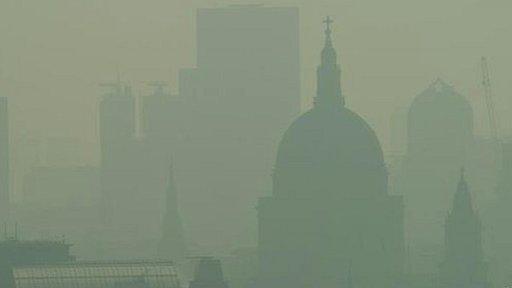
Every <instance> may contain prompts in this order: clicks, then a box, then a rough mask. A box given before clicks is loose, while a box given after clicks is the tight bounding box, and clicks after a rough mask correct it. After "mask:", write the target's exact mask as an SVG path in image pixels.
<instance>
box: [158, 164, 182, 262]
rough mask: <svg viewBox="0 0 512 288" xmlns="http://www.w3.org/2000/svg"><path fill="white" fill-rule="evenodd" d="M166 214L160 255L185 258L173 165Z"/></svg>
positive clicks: (178, 259) (168, 187) (179, 258)
mask: <svg viewBox="0 0 512 288" xmlns="http://www.w3.org/2000/svg"><path fill="white" fill-rule="evenodd" d="M165 207H166V209H165V214H164V217H163V221H162V238H161V240H160V244H159V251H158V255H159V257H161V258H165V259H171V260H173V261H180V260H183V259H184V258H185V256H186V251H187V249H186V244H185V239H184V232H183V224H182V223H181V216H180V212H179V209H178V197H177V193H176V186H175V180H174V176H173V169H172V166H171V168H170V169H169V179H168V181H167V193H166V205H165Z"/></svg>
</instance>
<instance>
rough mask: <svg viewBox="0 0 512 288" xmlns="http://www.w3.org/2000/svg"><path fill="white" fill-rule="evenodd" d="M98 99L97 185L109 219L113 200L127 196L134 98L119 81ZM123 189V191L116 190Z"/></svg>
mask: <svg viewBox="0 0 512 288" xmlns="http://www.w3.org/2000/svg"><path fill="white" fill-rule="evenodd" d="M110 86H111V87H112V88H113V89H112V91H110V93H107V94H105V95H104V96H103V97H102V99H101V102H100V111H99V113H100V119H99V121H100V127H99V128H100V145H101V180H100V181H101V187H102V196H103V206H104V207H103V210H104V211H103V212H104V214H105V215H104V217H105V220H108V221H110V220H113V219H112V217H115V215H114V214H115V209H114V208H115V206H118V205H119V204H120V203H119V204H117V200H120V199H126V198H127V197H129V195H128V194H127V193H130V191H131V190H133V189H132V187H131V186H130V184H131V181H130V180H131V178H129V172H130V167H132V163H133V156H134V154H133V152H134V151H133V148H134V135H135V100H134V98H133V96H132V95H131V91H130V89H129V87H127V86H126V87H125V86H123V85H122V84H121V83H115V84H112V85H110ZM120 193H124V194H120Z"/></svg>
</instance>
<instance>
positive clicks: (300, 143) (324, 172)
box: [274, 107, 387, 198]
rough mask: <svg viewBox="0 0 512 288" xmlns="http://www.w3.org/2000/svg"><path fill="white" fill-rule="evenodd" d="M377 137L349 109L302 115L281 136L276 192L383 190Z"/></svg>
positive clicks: (314, 193)
mask: <svg viewBox="0 0 512 288" xmlns="http://www.w3.org/2000/svg"><path fill="white" fill-rule="evenodd" d="M386 179H387V175H386V168H385V165H384V159H383V156H382V150H381V147H380V144H379V141H378V139H377V136H376V135H375V133H374V132H373V130H372V129H371V128H370V126H369V125H368V124H367V123H366V122H365V121H364V120H363V119H362V118H361V117H359V116H358V115H357V114H356V113H354V112H352V111H350V110H349V109H347V108H344V107H342V108H341V109H333V110H323V109H320V108H318V107H316V108H313V109H311V110H310V111H309V112H307V113H305V114H304V115H302V116H300V117H299V118H298V119H297V120H296V121H295V122H294V123H293V124H292V125H291V126H290V128H288V130H287V131H286V133H285V134H284V136H283V139H282V140H281V143H280V145H279V149H278V154H277V160H276V165H275V171H274V194H275V195H276V196H282V197H305V198H309V197H313V196H314V197H318V196H321V195H322V196H326V197H332V196H334V195H338V196H339V195H343V196H365V195H367V196H369V195H372V194H374V193H379V192H377V191H379V190H380V192H381V193H384V192H385V187H386V183H387V180H386Z"/></svg>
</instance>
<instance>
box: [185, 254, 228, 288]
mask: <svg viewBox="0 0 512 288" xmlns="http://www.w3.org/2000/svg"><path fill="white" fill-rule="evenodd" d="M228 287H229V286H228V284H227V282H226V280H225V279H224V273H223V272H222V265H221V262H220V260H218V259H215V258H213V257H200V258H199V259H198V264H197V266H196V269H195V272H194V279H192V281H191V282H190V285H189V288H228Z"/></svg>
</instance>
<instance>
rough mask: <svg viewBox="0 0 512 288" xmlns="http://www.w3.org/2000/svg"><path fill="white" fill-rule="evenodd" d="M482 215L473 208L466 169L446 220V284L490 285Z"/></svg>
mask: <svg viewBox="0 0 512 288" xmlns="http://www.w3.org/2000/svg"><path fill="white" fill-rule="evenodd" d="M483 258H484V256H483V247H482V232H481V226H480V219H479V218H478V215H477V214H476V211H475V210H474V209H473V205H472V203H471V195H470V193H469V186H468V183H467V182H466V179H465V178H464V169H461V176H460V179H459V183H458V184H457V192H455V195H454V198H453V208H452V210H451V211H450V213H448V217H447V218H446V224H445V259H444V262H442V263H441V267H440V268H441V271H440V273H441V274H440V276H441V278H440V280H441V283H440V284H441V287H442V288H451V287H468V288H487V287H488V281H487V264H486V262H485V261H484V259H483Z"/></svg>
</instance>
